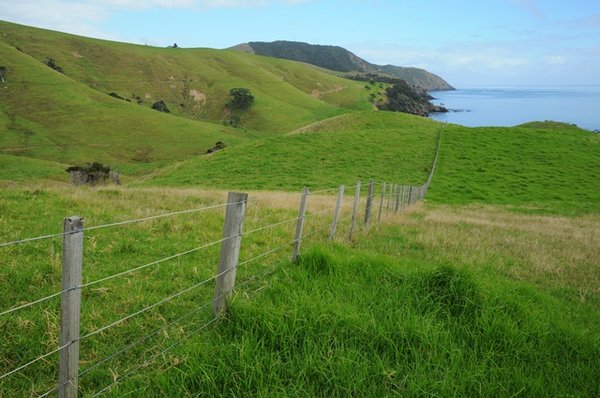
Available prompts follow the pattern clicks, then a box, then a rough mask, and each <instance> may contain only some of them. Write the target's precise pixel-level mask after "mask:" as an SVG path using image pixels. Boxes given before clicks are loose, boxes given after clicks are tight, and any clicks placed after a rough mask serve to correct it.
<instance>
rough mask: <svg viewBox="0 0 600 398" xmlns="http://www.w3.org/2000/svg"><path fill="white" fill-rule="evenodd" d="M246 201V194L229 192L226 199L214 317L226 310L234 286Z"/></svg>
mask: <svg viewBox="0 0 600 398" xmlns="http://www.w3.org/2000/svg"><path fill="white" fill-rule="evenodd" d="M247 200H248V194H246V193H240V192H229V196H228V197H227V210H226V211H225V223H224V226H223V242H222V243H221V256H220V257H219V267H218V268H217V275H218V277H217V281H216V287H215V297H214V300H213V315H214V316H215V317H218V316H219V315H221V313H223V312H224V311H226V310H227V300H228V299H229V297H230V296H231V292H232V291H233V288H234V286H235V272H236V270H237V266H238V260H239V258H240V246H241V243H242V228H243V225H244V216H245V214H246V201H247Z"/></svg>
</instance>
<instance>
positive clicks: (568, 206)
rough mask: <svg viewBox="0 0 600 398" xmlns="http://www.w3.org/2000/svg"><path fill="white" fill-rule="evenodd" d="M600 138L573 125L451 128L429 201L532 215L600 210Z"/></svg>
mask: <svg viewBox="0 0 600 398" xmlns="http://www.w3.org/2000/svg"><path fill="white" fill-rule="evenodd" d="M598 170H600V136H599V135H598V134H594V133H591V132H589V131H586V130H582V129H579V128H577V127H573V126H570V125H567V124H562V123H553V122H548V123H544V122H537V123H529V124H526V125H522V126H517V127H486V128H483V127H478V128H466V127H462V126H458V125H448V126H447V127H446V128H445V130H444V134H443V139H442V147H441V151H440V159H439V163H438V170H437V172H436V174H435V176H434V178H433V182H432V184H431V190H430V191H429V198H430V199H432V200H434V201H436V202H440V203H453V204H467V203H493V204H510V205H516V206H519V207H522V208H525V209H529V210H530V211H536V212H539V211H542V212H548V211H549V212H560V213H590V212H591V213H598V212H600V179H599V178H598Z"/></svg>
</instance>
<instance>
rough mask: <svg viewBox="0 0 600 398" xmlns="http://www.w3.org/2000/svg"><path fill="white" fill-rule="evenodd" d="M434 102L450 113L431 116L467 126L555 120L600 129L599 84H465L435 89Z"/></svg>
mask: <svg viewBox="0 0 600 398" xmlns="http://www.w3.org/2000/svg"><path fill="white" fill-rule="evenodd" d="M430 94H431V95H432V96H433V97H435V99H434V100H432V102H433V103H434V104H436V105H443V106H445V107H446V108H448V109H449V110H450V112H448V113H434V114H432V115H431V116H430V117H431V118H432V119H435V120H439V121H444V122H448V123H456V124H461V125H464V126H471V127H475V126H514V125H517V124H521V123H526V122H531V121H544V120H553V121H557V122H564V123H570V124H576V125H577V126H579V127H581V128H584V129H587V130H592V131H593V130H600V86H560V87H526V88H524V87H495V88H485V87H465V88H460V89H457V90H455V91H432V92H430Z"/></svg>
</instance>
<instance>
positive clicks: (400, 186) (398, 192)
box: [394, 185, 404, 213]
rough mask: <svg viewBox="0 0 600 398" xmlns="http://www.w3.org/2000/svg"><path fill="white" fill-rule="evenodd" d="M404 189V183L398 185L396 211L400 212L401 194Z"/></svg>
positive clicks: (395, 193) (395, 194)
mask: <svg viewBox="0 0 600 398" xmlns="http://www.w3.org/2000/svg"><path fill="white" fill-rule="evenodd" d="M402 189H404V185H398V186H397V187H396V192H394V213H398V210H400V195H401V194H402Z"/></svg>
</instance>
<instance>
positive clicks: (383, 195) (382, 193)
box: [377, 181, 386, 222]
mask: <svg viewBox="0 0 600 398" xmlns="http://www.w3.org/2000/svg"><path fill="white" fill-rule="evenodd" d="M385 188H386V183H385V181H384V182H383V186H382V187H381V201H380V202H379V216H378V217H377V221H378V222H381V212H382V211H383V200H384V199H385Z"/></svg>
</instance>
